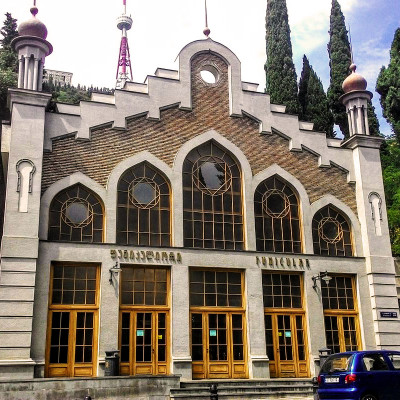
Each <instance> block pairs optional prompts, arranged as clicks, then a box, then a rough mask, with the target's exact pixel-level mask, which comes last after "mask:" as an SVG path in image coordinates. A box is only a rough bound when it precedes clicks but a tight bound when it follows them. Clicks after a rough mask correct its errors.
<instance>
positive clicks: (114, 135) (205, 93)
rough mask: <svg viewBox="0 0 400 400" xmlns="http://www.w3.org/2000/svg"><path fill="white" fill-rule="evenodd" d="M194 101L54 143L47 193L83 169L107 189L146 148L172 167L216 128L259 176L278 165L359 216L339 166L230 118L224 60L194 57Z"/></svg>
mask: <svg viewBox="0 0 400 400" xmlns="http://www.w3.org/2000/svg"><path fill="white" fill-rule="evenodd" d="M210 62H211V63H212V64H213V65H215V66H216V67H217V68H218V70H219V71H220V75H221V76H220V80H219V81H218V83H217V84H216V85H214V86H211V85H206V84H205V83H204V82H203V81H202V79H201V78H200V70H201V68H202V66H203V65H204V63H207V64H209V63H210ZM192 100H193V109H192V111H183V110H179V108H178V107H173V108H169V109H166V110H163V111H162V112H161V118H160V120H159V121H152V120H148V119H146V117H145V116H140V117H136V118H130V119H128V121H127V129H126V131H121V130H117V129H113V128H111V127H110V126H108V127H103V128H100V129H96V130H94V131H93V132H92V135H91V140H90V141H79V140H75V138H74V137H73V136H67V137H65V136H64V137H60V138H56V139H54V140H53V150H52V152H48V153H45V154H44V158H43V179H42V190H43V191H45V190H46V189H47V188H48V187H49V186H50V185H51V184H53V183H54V182H56V181H57V180H59V179H62V178H64V177H67V176H68V175H71V174H73V173H75V172H78V171H79V172H82V173H83V174H86V175H87V176H89V177H90V178H92V179H94V180H95V181H97V182H98V183H100V184H101V185H104V186H105V185H106V183H107V178H108V176H109V174H110V172H111V171H112V169H113V168H114V167H115V166H116V165H117V164H118V163H119V162H120V161H122V160H123V159H125V158H127V157H130V156H132V155H134V154H136V153H138V152H141V151H143V150H147V151H149V152H151V153H152V154H154V155H155V156H156V157H158V158H160V159H161V160H163V161H164V162H166V163H167V164H168V165H170V166H172V164H173V161H174V158H175V155H176V153H177V151H178V150H179V148H180V147H181V146H182V145H183V144H184V143H185V142H186V141H188V140H190V139H192V138H193V137H195V136H197V135H199V134H202V133H204V132H206V131H208V130H210V129H214V130H216V131H217V132H218V133H220V134H221V135H223V136H224V137H226V138H227V139H228V140H230V141H231V142H232V143H234V144H235V145H236V146H237V147H239V148H240V149H241V150H242V152H243V153H244V154H245V156H246V157H247V159H248V161H249V163H250V165H251V168H252V172H253V174H257V173H258V172H260V171H262V170H264V169H265V168H267V167H269V166H270V165H272V164H275V163H276V164H278V165H279V166H280V167H282V168H283V169H285V170H286V171H288V172H289V173H291V174H292V175H293V176H295V177H296V178H297V179H298V180H299V181H300V182H301V183H302V184H303V185H304V187H305V188H306V190H307V193H308V195H309V197H310V201H311V202H314V201H316V200H318V199H319V198H321V197H322V196H324V195H326V194H332V195H334V196H336V197H337V198H338V199H339V200H341V201H342V202H343V203H345V204H347V205H348V206H349V207H350V208H351V209H352V210H353V211H354V212H355V213H357V207H356V196H355V188H354V185H352V184H349V183H347V176H346V175H347V174H346V173H345V172H343V171H341V170H340V169H339V168H336V167H331V168H319V167H318V159H317V157H316V156H315V155H313V154H311V153H309V152H307V151H303V152H291V151H289V147H288V141H287V140H286V139H284V138H282V137H280V136H279V135H277V134H276V133H273V134H272V135H268V136H267V135H261V134H260V133H259V125H258V122H256V121H254V120H252V119H251V118H249V117H247V116H243V117H242V118H238V117H230V115H229V84H228V68H227V65H226V64H225V62H224V61H223V60H222V59H221V58H219V57H217V56H215V55H213V54H210V53H204V54H199V55H197V56H196V57H195V58H194V59H193V61H192Z"/></svg>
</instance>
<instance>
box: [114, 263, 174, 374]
mask: <svg viewBox="0 0 400 400" xmlns="http://www.w3.org/2000/svg"><path fill="white" fill-rule="evenodd" d="M121 269H122V271H121V280H120V288H121V289H120V293H121V296H120V320H119V327H120V329H119V343H120V348H121V365H120V373H121V375H167V374H168V373H169V364H170V355H169V353H170V349H169V341H170V339H169V296H168V293H169V269H168V268H166V267H153V266H148V267H147V266H146V267H142V266H121Z"/></svg>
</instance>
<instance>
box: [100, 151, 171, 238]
mask: <svg viewBox="0 0 400 400" xmlns="http://www.w3.org/2000/svg"><path fill="white" fill-rule="evenodd" d="M142 162H147V163H148V164H149V165H152V166H153V167H154V168H156V169H157V170H158V171H161V172H162V174H163V175H164V176H165V178H166V179H167V181H169V185H170V187H171V199H172V193H174V192H175V186H174V180H173V174H172V169H171V168H170V167H169V166H168V165H167V164H166V163H165V162H164V161H162V160H160V159H159V158H157V157H156V156H154V155H153V154H152V153H150V152H149V151H147V150H144V151H141V152H140V153H137V154H135V155H133V156H132V157H129V158H126V159H125V160H122V161H121V162H120V163H119V164H117V165H116V166H115V167H114V169H113V170H112V171H111V173H110V175H109V177H108V181H107V241H108V242H110V243H115V242H116V239H117V229H116V223H117V188H118V183H119V181H120V178H121V176H122V175H123V174H124V173H125V171H127V170H128V169H129V168H131V167H133V166H135V165H138V164H140V163H142ZM173 209H174V208H173V206H171V210H173ZM173 214H174V213H173ZM171 218H172V217H171ZM173 231H174V229H172V232H173ZM172 244H173V245H176V244H174V243H173V238H172Z"/></svg>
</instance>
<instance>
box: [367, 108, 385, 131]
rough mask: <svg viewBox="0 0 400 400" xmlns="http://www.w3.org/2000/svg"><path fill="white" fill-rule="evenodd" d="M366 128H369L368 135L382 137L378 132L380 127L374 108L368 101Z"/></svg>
mask: <svg viewBox="0 0 400 400" xmlns="http://www.w3.org/2000/svg"><path fill="white" fill-rule="evenodd" d="M367 115H368V126H369V134H370V135H373V136H382V135H381V131H380V125H379V120H378V117H377V116H376V112H375V107H374V105H373V104H372V101H371V100H369V101H368V109H367Z"/></svg>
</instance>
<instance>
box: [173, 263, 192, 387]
mask: <svg viewBox="0 0 400 400" xmlns="http://www.w3.org/2000/svg"><path fill="white" fill-rule="evenodd" d="M171 298H172V307H171V316H172V318H171V320H172V323H171V337H172V372H173V373H174V374H179V375H182V378H183V379H186V380H190V379H192V357H191V355H190V353H191V352H190V313H189V267H188V266H182V265H173V266H172V267H171Z"/></svg>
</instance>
